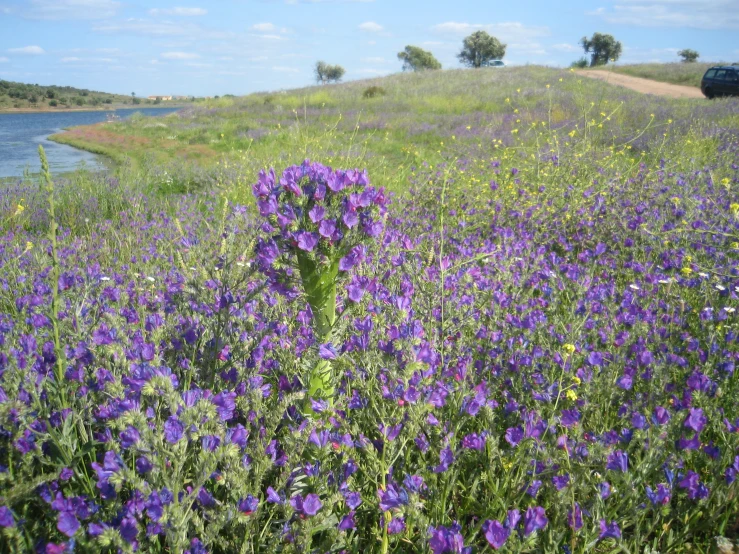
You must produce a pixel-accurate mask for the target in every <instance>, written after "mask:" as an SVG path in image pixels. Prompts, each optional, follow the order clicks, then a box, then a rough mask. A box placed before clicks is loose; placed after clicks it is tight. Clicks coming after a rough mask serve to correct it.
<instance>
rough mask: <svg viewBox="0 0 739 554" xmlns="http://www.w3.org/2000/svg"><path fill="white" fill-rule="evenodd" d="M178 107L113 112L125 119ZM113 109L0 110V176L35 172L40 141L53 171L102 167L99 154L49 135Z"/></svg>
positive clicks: (104, 116) (94, 120)
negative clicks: (60, 142)
mask: <svg viewBox="0 0 739 554" xmlns="http://www.w3.org/2000/svg"><path fill="white" fill-rule="evenodd" d="M178 109H179V108H138V109H136V108H131V109H121V110H115V114H116V115H117V116H118V117H120V118H121V119H124V118H126V117H128V116H130V115H132V114H134V113H136V112H141V113H142V114H144V115H166V114H168V113H172V112H174V111H177V110H178ZM112 112H113V111H112V110H111V111H108V112H105V111H96V112H42V113H0V178H1V177H20V176H21V175H23V171H24V170H25V169H26V168H28V170H29V171H30V172H31V173H38V172H39V170H40V168H41V164H40V162H39V159H38V145H39V144H41V145H43V147H44V150H45V151H46V156H47V158H48V160H49V166H50V168H51V171H52V172H53V173H57V174H58V173H62V172H65V171H73V170H75V169H76V168H77V167H79V165H80V163H82V162H84V163H85V165H86V166H87V167H89V168H92V169H100V168H102V167H104V164H103V160H102V158H101V157H100V156H97V155H95V154H91V153H90V152H85V151H84V150H78V149H77V148H73V147H71V146H67V145H65V144H57V143H55V142H52V141H50V140H49V139H48V137H49V135H53V134H55V133H59V132H60V131H62V130H63V129H66V128H68V127H76V126H77V125H92V124H93V123H100V122H101V121H106V120H107V119H108V114H110V113H112Z"/></svg>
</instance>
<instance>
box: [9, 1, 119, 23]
mask: <svg viewBox="0 0 739 554" xmlns="http://www.w3.org/2000/svg"><path fill="white" fill-rule="evenodd" d="M120 6H121V3H120V2H115V1H114V0H31V6H30V9H29V10H27V11H25V12H23V15H24V17H28V18H30V19H51V20H60V19H105V18H108V17H113V16H114V15H115V14H116V13H117V12H118V8H120Z"/></svg>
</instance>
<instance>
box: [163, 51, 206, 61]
mask: <svg viewBox="0 0 739 554" xmlns="http://www.w3.org/2000/svg"><path fill="white" fill-rule="evenodd" d="M162 58H164V59H165V60H197V59H199V58H200V54H195V53H193V52H164V53H163V54H162Z"/></svg>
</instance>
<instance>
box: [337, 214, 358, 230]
mask: <svg viewBox="0 0 739 554" xmlns="http://www.w3.org/2000/svg"><path fill="white" fill-rule="evenodd" d="M341 221H343V222H344V225H346V227H347V228H348V229H352V228H353V227H356V226H357V223H359V216H358V215H357V212H353V211H348V212H346V213H345V214H344V215H343V216H342V217H341Z"/></svg>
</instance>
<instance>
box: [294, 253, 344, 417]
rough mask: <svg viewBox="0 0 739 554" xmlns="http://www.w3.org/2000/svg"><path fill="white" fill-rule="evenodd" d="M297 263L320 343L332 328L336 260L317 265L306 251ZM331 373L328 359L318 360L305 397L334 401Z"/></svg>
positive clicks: (334, 314)
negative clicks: (324, 264)
mask: <svg viewBox="0 0 739 554" xmlns="http://www.w3.org/2000/svg"><path fill="white" fill-rule="evenodd" d="M298 267H299V269H300V277H301V280H302V281H303V290H305V294H306V296H307V297H308V304H310V307H311V311H312V312H313V325H314V329H315V332H316V339H317V340H318V341H319V342H321V343H323V342H327V341H328V340H329V339H330V338H331V329H332V328H333V326H334V322H335V321H336V277H337V275H338V273H339V264H338V261H332V262H330V263H329V264H328V265H326V266H319V265H318V264H317V263H316V261H315V260H314V259H311V257H310V256H309V255H308V254H307V253H302V252H300V253H298ZM333 396H334V375H333V368H332V365H331V362H330V361H329V360H320V361H319V362H318V363H317V364H316V366H315V367H314V368H313V371H312V373H311V376H310V380H309V383H308V397H309V398H322V399H324V400H328V401H329V402H332V401H333Z"/></svg>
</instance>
